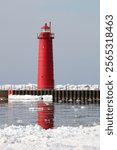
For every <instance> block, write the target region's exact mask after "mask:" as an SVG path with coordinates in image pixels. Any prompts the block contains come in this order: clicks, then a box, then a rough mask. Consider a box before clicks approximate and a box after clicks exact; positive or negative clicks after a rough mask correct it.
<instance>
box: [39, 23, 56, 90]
mask: <svg viewBox="0 0 117 150" xmlns="http://www.w3.org/2000/svg"><path fill="white" fill-rule="evenodd" d="M37 38H38V39H39V40H38V43H39V46H38V83H37V86H38V89H53V88H54V71H53V45H52V39H54V34H53V33H51V23H50V25H49V26H48V25H47V23H45V25H44V26H43V27H41V33H40V34H39V35H38V36H37Z"/></svg>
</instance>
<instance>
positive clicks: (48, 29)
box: [41, 23, 51, 32]
mask: <svg viewBox="0 0 117 150" xmlns="http://www.w3.org/2000/svg"><path fill="white" fill-rule="evenodd" d="M50 31H51V28H50V27H48V25H47V23H45V25H44V26H43V27H41V32H50Z"/></svg>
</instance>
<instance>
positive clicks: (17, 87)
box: [0, 83, 99, 90]
mask: <svg viewBox="0 0 117 150" xmlns="http://www.w3.org/2000/svg"><path fill="white" fill-rule="evenodd" d="M10 89H12V90H36V89H37V85H36V84H31V83H29V84H19V85H12V84H4V85H0V90H10ZM55 89H56V90H99V85H98V84H79V85H70V84H65V85H62V84H60V85H55Z"/></svg>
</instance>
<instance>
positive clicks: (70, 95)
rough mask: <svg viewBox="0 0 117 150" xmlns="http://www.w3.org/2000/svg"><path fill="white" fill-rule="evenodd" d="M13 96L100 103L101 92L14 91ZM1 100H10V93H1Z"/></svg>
mask: <svg viewBox="0 0 117 150" xmlns="http://www.w3.org/2000/svg"><path fill="white" fill-rule="evenodd" d="M12 94H13V95H52V96H53V102H63V103H79V104H87V103H100V91H99V90H12ZM0 98H4V99H8V91H0Z"/></svg>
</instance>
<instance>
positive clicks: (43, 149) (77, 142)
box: [0, 125, 100, 150]
mask: <svg viewBox="0 0 117 150" xmlns="http://www.w3.org/2000/svg"><path fill="white" fill-rule="evenodd" d="M99 130H100V126H93V127H83V126H79V127H64V126H62V127H58V128H55V129H48V130H44V129H42V128H41V127H40V126H38V125H35V126H33V125H28V126H14V125H12V126H8V127H7V126H4V127H3V126H2V127H1V128H0V150H32V149H33V150H99V149H100V135H99V134H100V131H99Z"/></svg>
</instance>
